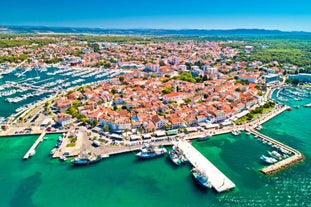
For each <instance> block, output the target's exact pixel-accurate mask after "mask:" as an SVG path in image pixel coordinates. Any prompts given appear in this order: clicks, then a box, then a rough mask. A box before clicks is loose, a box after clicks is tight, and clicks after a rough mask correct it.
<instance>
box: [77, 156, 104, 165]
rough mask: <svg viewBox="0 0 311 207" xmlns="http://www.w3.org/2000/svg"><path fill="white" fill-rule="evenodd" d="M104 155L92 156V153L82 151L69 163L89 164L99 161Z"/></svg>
mask: <svg viewBox="0 0 311 207" xmlns="http://www.w3.org/2000/svg"><path fill="white" fill-rule="evenodd" d="M103 158H104V157H103V156H101V155H98V156H94V155H92V154H88V153H83V154H80V155H79V156H78V157H75V158H74V159H73V160H71V163H72V164H73V165H77V166H79V165H89V164H93V163H96V162H99V161H100V160H102V159H103Z"/></svg>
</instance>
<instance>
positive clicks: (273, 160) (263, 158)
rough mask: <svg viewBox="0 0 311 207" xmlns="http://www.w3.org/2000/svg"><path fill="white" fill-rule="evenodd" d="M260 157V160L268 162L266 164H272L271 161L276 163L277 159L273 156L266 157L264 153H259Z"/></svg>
mask: <svg viewBox="0 0 311 207" xmlns="http://www.w3.org/2000/svg"><path fill="white" fill-rule="evenodd" d="M260 159H261V160H262V161H264V162H265V163H268V164H273V163H276V162H277V159H275V158H273V157H267V156H265V155H261V156H260Z"/></svg>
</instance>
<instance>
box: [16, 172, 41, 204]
mask: <svg viewBox="0 0 311 207" xmlns="http://www.w3.org/2000/svg"><path fill="white" fill-rule="evenodd" d="M40 184H41V173H40V172H36V173H35V174H34V175H32V176H29V177H27V178H25V179H23V180H21V181H20V183H19V186H18V187H17V190H16V191H15V193H14V197H13V198H12V200H11V202H10V206H11V207H20V206H24V207H36V205H35V204H34V203H33V201H32V196H33V194H34V193H35V192H36V190H37V188H38V187H39V186H40Z"/></svg>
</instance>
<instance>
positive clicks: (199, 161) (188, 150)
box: [174, 140, 235, 193]
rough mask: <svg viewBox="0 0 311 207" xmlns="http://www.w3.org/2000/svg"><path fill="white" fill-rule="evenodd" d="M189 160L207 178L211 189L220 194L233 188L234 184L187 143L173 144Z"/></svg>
mask: <svg viewBox="0 0 311 207" xmlns="http://www.w3.org/2000/svg"><path fill="white" fill-rule="evenodd" d="M174 145H175V147H177V148H178V149H179V150H180V151H181V152H182V153H183V154H184V155H185V156H186V158H187V159H188V160H189V162H190V163H191V164H192V165H193V166H194V167H196V168H197V169H199V171H201V172H202V173H204V174H205V175H207V176H208V179H209V181H210V183H211V185H212V186H213V188H214V189H215V190H216V191H217V192H219V193H221V192H223V191H227V190H230V189H232V188H234V187H235V184H234V183H233V182H232V181H231V180H230V179H229V178H227V177H226V176H225V175H224V174H223V173H222V172H221V171H220V170H218V169H217V168H216V167H215V166H214V165H213V164H212V163H211V162H210V161H209V160H208V159H206V158H205V157H204V156H203V155H202V154H201V153H200V152H199V151H198V150H196V149H195V148H194V147H193V146H192V145H191V144H190V143H189V142H187V141H185V140H179V141H177V142H175V143H174Z"/></svg>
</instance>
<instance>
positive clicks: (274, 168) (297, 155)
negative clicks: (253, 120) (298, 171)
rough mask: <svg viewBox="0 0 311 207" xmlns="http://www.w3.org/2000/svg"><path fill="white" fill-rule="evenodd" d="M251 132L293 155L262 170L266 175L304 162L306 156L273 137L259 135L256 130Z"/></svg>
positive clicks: (250, 130)
mask: <svg viewBox="0 0 311 207" xmlns="http://www.w3.org/2000/svg"><path fill="white" fill-rule="evenodd" d="M249 132H250V133H252V134H253V135H255V136H257V137H260V138H261V139H263V140H265V141H267V142H270V143H272V144H274V145H275V146H277V147H281V148H282V149H284V150H287V151H288V152H290V153H291V154H293V155H292V156H290V157H288V158H286V159H284V160H281V161H279V162H276V163H274V164H273V165H270V166H267V167H265V168H263V169H261V170H260V171H261V172H262V173H264V174H273V173H276V172H278V171H280V170H282V169H284V168H286V167H288V166H290V165H293V164H295V163H297V162H300V161H302V160H304V156H303V155H302V154H301V153H300V152H299V151H298V150H295V149H293V148H291V147H289V146H287V145H285V144H283V143H281V142H279V141H276V140H274V139H272V138H271V137H268V136H266V135H263V134H261V133H259V132H258V131H256V130H254V129H249Z"/></svg>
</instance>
